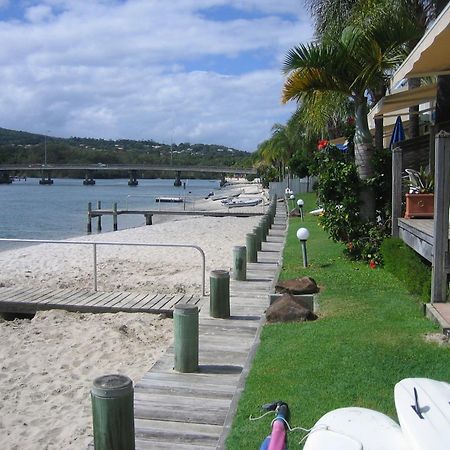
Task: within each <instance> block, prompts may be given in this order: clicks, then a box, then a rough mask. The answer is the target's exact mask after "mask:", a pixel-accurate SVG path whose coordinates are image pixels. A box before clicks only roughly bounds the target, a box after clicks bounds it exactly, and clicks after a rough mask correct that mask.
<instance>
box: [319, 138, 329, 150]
mask: <svg viewBox="0 0 450 450" xmlns="http://www.w3.org/2000/svg"><path fill="white" fill-rule="evenodd" d="M328 144H329V142H328V141H327V140H326V139H321V140H320V141H319V142H318V143H317V150H323V149H325V148H327V146H328Z"/></svg>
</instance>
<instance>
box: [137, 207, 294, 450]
mask: <svg viewBox="0 0 450 450" xmlns="http://www.w3.org/2000/svg"><path fill="white" fill-rule="evenodd" d="M279 209H280V210H281V211H279V212H278V214H277V217H276V222H275V225H274V226H273V227H272V229H271V231H270V233H269V237H268V242H267V243H263V248H262V251H261V252H258V262H257V263H253V264H248V268H247V281H235V280H231V282H230V309H231V318H230V319H213V318H210V317H209V307H208V303H207V301H208V299H207V298H205V299H204V303H203V305H202V306H203V307H202V308H201V311H200V318H199V365H200V369H199V372H196V373H187V374H186V373H178V372H175V371H174V370H173V365H174V354H173V348H172V347H170V348H169V349H168V350H167V352H166V353H165V354H164V356H163V357H161V359H160V360H159V361H158V362H157V363H156V364H155V365H154V366H153V367H152V368H151V370H150V371H149V372H148V373H147V374H146V375H145V376H144V377H143V379H142V380H141V381H140V382H138V383H137V384H136V386H135V428H136V449H141V450H145V449H152V450H164V449H173V450H192V449H195V450H202V449H205V450H206V449H212V448H219V449H221V448H224V443H225V439H226V437H227V435H228V431H229V429H230V426H231V421H232V418H233V416H234V413H235V410H236V407H237V402H238V399H239V395H240V393H241V391H242V389H243V386H244V382H245V378H246V375H247V372H248V370H249V367H250V363H251V360H252V358H253V355H254V352H255V351H256V348H257V346H258V341H259V332H260V328H261V324H262V323H263V315H264V311H265V309H266V308H267V306H268V294H269V292H270V291H271V290H272V288H273V284H274V282H275V281H276V279H277V277H278V272H279V269H280V267H281V264H280V262H281V252H282V249H283V247H284V237H285V233H286V215H285V212H284V211H283V208H279Z"/></svg>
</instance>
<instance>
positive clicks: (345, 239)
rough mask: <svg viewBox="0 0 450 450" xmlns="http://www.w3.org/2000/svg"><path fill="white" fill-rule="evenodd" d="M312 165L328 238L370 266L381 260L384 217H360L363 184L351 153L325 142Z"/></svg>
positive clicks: (385, 226)
mask: <svg viewBox="0 0 450 450" xmlns="http://www.w3.org/2000/svg"><path fill="white" fill-rule="evenodd" d="M319 144H320V143H319ZM312 169H313V172H314V173H315V174H318V177H319V179H318V183H317V195H318V200H319V203H320V204H321V205H322V207H323V208H324V213H323V215H322V216H321V217H319V223H320V224H321V225H322V227H323V228H324V229H325V230H326V231H327V232H328V233H329V234H330V237H331V239H333V240H334V241H337V242H342V243H344V245H345V249H344V254H346V255H347V256H348V257H350V258H351V259H356V260H364V261H367V262H368V263H369V264H370V267H372V266H373V268H375V267H376V266H377V265H379V264H381V263H382V258H381V254H380V252H379V248H380V245H381V243H382V242H383V239H384V238H385V237H386V235H387V232H388V228H387V225H386V224H387V221H378V222H370V221H365V220H364V219H363V218H362V217H361V215H360V213H359V207H360V192H361V188H362V186H363V185H362V182H361V180H360V179H359V177H358V174H357V171H356V166H355V163H354V162H353V160H352V157H351V156H350V155H349V154H347V153H343V152H341V151H340V150H339V149H338V148H337V147H335V146H333V145H330V144H327V145H326V147H325V148H323V149H322V151H320V152H317V153H316V154H315V161H314V166H313V167H312ZM379 217H380V216H379Z"/></svg>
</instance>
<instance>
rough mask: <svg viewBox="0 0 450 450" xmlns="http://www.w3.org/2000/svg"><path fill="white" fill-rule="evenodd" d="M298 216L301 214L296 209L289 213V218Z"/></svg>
mask: <svg viewBox="0 0 450 450" xmlns="http://www.w3.org/2000/svg"><path fill="white" fill-rule="evenodd" d="M300 216H301V214H300V211H299V209H298V208H294V209H291V210H290V211H289V217H300Z"/></svg>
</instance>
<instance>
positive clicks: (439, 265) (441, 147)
mask: <svg viewBox="0 0 450 450" xmlns="http://www.w3.org/2000/svg"><path fill="white" fill-rule="evenodd" d="M435 152H436V153H435V169H434V238H433V261H432V266H433V267H432V275H431V303H441V302H445V301H447V272H448V264H447V261H448V229H449V224H448V216H449V214H448V208H449V197H450V185H449V183H450V177H449V169H450V133H447V132H445V131H440V132H439V133H438V134H437V135H436V141H435Z"/></svg>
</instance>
